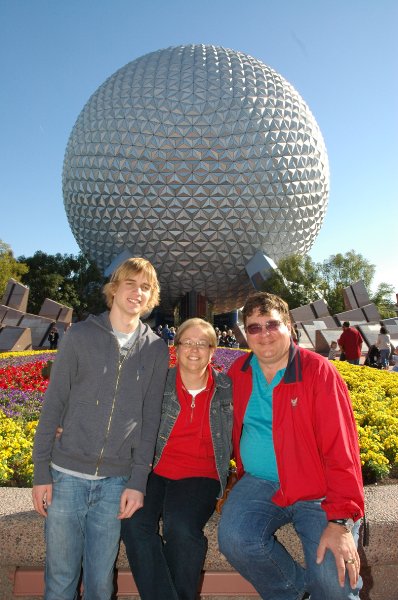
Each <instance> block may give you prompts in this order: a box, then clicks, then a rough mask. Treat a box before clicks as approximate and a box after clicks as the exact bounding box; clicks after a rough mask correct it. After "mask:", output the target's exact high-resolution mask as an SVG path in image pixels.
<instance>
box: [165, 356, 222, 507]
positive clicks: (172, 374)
mask: <svg viewBox="0 0 398 600" xmlns="http://www.w3.org/2000/svg"><path fill="white" fill-rule="evenodd" d="M176 374H177V369H175V368H174V369H169V372H168V375H167V380H166V387H165V390H164V395H163V404H162V416H161V419H160V427H159V433H158V438H157V442H156V450H155V460H154V464H153V466H154V467H156V465H157V464H158V462H159V460H160V458H161V456H162V452H163V449H164V447H165V445H166V444H167V440H168V439H169V437H170V434H171V431H172V429H173V427H174V424H175V422H176V420H177V417H178V415H179V413H180V410H181V408H180V403H179V401H178V398H177V392H176ZM213 377H214V390H213V396H212V398H211V401H210V430H211V437H212V441H213V448H214V456H215V459H216V468H217V473H218V477H219V479H220V484H221V489H220V497H221V496H222V494H223V492H224V489H225V485H226V482H227V477H228V470H229V460H230V458H231V453H232V382H231V380H230V378H229V377H228V376H227V375H224V373H220V372H219V371H215V370H214V369H213Z"/></svg>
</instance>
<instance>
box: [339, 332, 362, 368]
mask: <svg viewBox="0 0 398 600" xmlns="http://www.w3.org/2000/svg"><path fill="white" fill-rule="evenodd" d="M362 341H363V340H362V336H361V334H360V333H359V331H358V330H357V329H355V328H354V327H347V328H346V329H343V333H342V334H341V336H340V337H339V339H338V344H339V346H340V348H342V350H343V352H344V354H345V357H346V359H347V360H356V359H357V358H359V357H360V356H361V352H362Z"/></svg>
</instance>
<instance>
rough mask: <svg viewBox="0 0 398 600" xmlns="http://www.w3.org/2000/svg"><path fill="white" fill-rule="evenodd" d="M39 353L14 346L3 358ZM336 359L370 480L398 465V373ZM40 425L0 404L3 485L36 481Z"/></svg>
mask: <svg viewBox="0 0 398 600" xmlns="http://www.w3.org/2000/svg"><path fill="white" fill-rule="evenodd" d="M39 353H40V352H39ZM34 354H37V353H35V352H32V351H30V352H26V353H22V352H18V353H10V352H9V353H3V354H1V355H0V358H4V357H5V356H13V355H16V356H21V355H34ZM334 365H335V367H336V369H337V370H338V371H339V372H340V374H341V376H342V377H343V379H344V381H345V382H346V384H347V386H348V389H349V391H350V396H351V399H352V404H353V409H354V415H355V420H356V422H357V427H358V434H359V444H360V450H361V462H362V468H363V473H364V477H365V481H371V480H374V479H375V478H379V477H382V476H386V475H388V474H389V473H390V472H391V469H393V468H394V467H395V468H397V467H398V374H397V373H392V372H388V371H379V370H378V369H372V368H370V367H363V366H360V367H356V366H353V365H350V364H349V363H347V362H340V361H335V362H334ZM36 426H37V421H31V422H28V423H24V422H23V421H22V420H19V419H18V420H17V419H12V418H10V417H6V416H5V415H4V413H3V412H2V411H1V410H0V486H4V485H30V484H31V481H32V474H33V467H32V463H31V453H32V446H33V437H34V432H35V429H36Z"/></svg>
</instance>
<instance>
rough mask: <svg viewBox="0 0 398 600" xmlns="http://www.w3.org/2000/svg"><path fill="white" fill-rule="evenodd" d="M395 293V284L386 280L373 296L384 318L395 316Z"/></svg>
mask: <svg viewBox="0 0 398 600" xmlns="http://www.w3.org/2000/svg"><path fill="white" fill-rule="evenodd" d="M393 294H394V286H392V285H389V284H388V283H385V282H384V281H383V282H382V283H380V284H379V286H378V287H377V290H376V293H375V294H374V296H372V298H371V301H372V302H374V303H375V304H376V306H377V308H378V309H379V313H380V316H381V318H382V319H388V318H389V317H395V315H396V312H395V310H394V306H395V305H394V302H393V300H392V296H393Z"/></svg>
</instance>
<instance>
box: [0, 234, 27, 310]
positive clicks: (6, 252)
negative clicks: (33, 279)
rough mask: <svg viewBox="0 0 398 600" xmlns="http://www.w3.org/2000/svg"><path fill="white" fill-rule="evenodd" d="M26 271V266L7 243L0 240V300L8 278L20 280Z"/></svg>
mask: <svg viewBox="0 0 398 600" xmlns="http://www.w3.org/2000/svg"><path fill="white" fill-rule="evenodd" d="M27 272H28V266H27V265H26V264H24V263H23V262H18V261H17V260H16V259H15V258H14V255H13V253H12V250H11V248H10V246H9V245H8V244H6V243H5V242H3V241H2V240H0V300H1V298H2V297H3V295H4V292H5V291H6V287H7V283H8V280H9V279H15V280H16V281H21V277H22V276H23V275H25V274H26V273H27Z"/></svg>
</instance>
